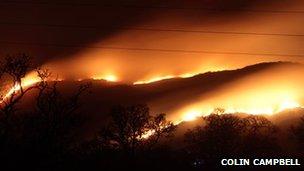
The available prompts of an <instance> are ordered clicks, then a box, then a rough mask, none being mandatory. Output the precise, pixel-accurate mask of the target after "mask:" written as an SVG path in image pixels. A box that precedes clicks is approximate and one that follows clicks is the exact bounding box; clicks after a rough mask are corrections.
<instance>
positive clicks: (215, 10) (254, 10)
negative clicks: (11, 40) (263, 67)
mask: <svg viewBox="0 0 304 171" xmlns="http://www.w3.org/2000/svg"><path fill="white" fill-rule="evenodd" d="M1 3H5V4H16V5H48V6H88V7H89V6H91V7H92V6H93V7H103V8H135V9H136V8H138V9H159V10H203V11H209V12H229V11H230V12H233V11H241V12H253V13H291V14H303V13H304V11H303V10H266V9H265V10H263V9H242V8H226V9H225V8H207V7H177V6H157V5H154V6H151V5H150V6H147V5H130V4H122V5H113V4H101V3H74V2H55V3H54V2H33V1H2V2H1Z"/></svg>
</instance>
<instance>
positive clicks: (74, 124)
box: [0, 54, 304, 170]
mask: <svg viewBox="0 0 304 171" xmlns="http://www.w3.org/2000/svg"><path fill="white" fill-rule="evenodd" d="M33 69H34V68H33V67H32V66H31V63H30V58H29V56H27V55H26V54H17V55H13V56H8V57H7V58H5V60H4V61H2V63H1V77H2V78H5V80H10V81H11V83H9V85H10V86H15V87H20V89H18V90H15V91H12V92H11V94H10V95H9V96H5V94H6V93H5V92H4V93H3V95H2V96H1V103H0V162H1V167H2V168H9V169H17V168H19V169H20V168H21V169H25V168H30V169H31V170H95V169H96V170H115V169H124V170H173V169H175V170H176V169H178V170H196V169H198V170H200V169H202V168H208V167H214V166H216V165H217V164H218V159H219V158H223V157H227V158H228V157H236V158H240V157H247V158H251V157H255V158H256V157H272V156H275V157H278V156H284V155H288V157H289V158H290V157H292V156H298V155H299V156H300V155H303V152H304V149H303V146H304V134H303V132H304V118H302V119H301V120H300V121H299V122H298V123H297V124H295V125H294V126H293V127H291V128H289V129H288V130H287V131H288V135H289V136H290V137H292V139H294V140H295V142H296V145H297V150H295V151H293V152H289V151H288V152H287V151H284V146H282V145H281V144H280V143H278V141H279V140H278V139H279V137H280V135H281V133H280V132H281V130H280V128H278V127H277V126H276V125H274V124H273V123H272V122H271V121H269V120H268V119H266V118H265V117H263V116H248V115H247V116H238V115H231V114H224V113H225V111H224V110H222V109H216V110H215V111H214V114H212V115H210V116H207V117H203V118H202V120H203V122H202V124H201V125H199V126H197V127H196V128H192V129H189V130H188V131H187V132H186V134H185V135H184V136H183V138H182V139H183V140H184V141H183V143H181V144H182V145H176V144H175V143H176V142H175V141H176V140H177V138H176V137H174V135H175V132H176V130H177V129H178V128H177V126H175V125H173V124H172V123H171V122H170V121H167V120H166V115H165V114H151V113H150V111H149V107H148V106H147V105H145V104H134V105H125V106H124V105H117V106H114V107H113V108H112V110H111V112H110V113H109V114H110V115H109V116H110V117H109V118H108V119H107V121H106V122H105V123H103V124H101V125H100V129H99V130H100V131H99V133H98V134H96V136H95V137H94V138H91V139H84V138H82V139H81V138H79V136H78V135H77V131H76V130H77V129H79V128H81V126H82V125H83V124H84V123H85V122H86V120H85V118H83V117H82V116H83V114H81V112H80V110H78V109H79V107H80V106H81V101H80V99H81V96H82V95H83V94H85V93H87V92H88V90H89V89H90V84H81V85H80V86H79V88H78V89H77V91H76V92H74V93H73V94H72V95H70V96H69V97H67V96H66V95H64V94H63V93H62V92H60V90H59V89H58V81H56V80H55V81H48V78H50V77H51V73H50V72H49V71H48V70H46V69H36V71H37V75H38V76H39V78H40V82H39V83H37V84H35V85H32V86H29V87H24V86H23V85H22V78H24V77H25V75H26V74H27V73H28V72H29V71H30V70H33ZM30 91H36V92H37V93H36V94H35V104H34V105H35V107H34V109H33V110H32V111H30V112H25V111H24V110H23V109H22V108H20V105H19V104H20V103H21V101H22V99H23V98H24V97H25V96H26V95H27V94H28V93H29V92H30Z"/></svg>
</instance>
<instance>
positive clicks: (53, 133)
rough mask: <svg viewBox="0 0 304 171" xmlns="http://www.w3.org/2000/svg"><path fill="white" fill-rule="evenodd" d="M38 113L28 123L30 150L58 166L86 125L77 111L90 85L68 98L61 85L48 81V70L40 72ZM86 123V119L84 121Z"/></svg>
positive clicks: (26, 132) (37, 99)
mask: <svg viewBox="0 0 304 171" xmlns="http://www.w3.org/2000/svg"><path fill="white" fill-rule="evenodd" d="M37 72H38V76H39V77H40V79H41V82H40V83H39V84H38V87H37V88H38V95H37V97H36V111H35V112H34V114H33V116H31V117H29V118H28V120H27V125H26V127H25V131H24V132H25V133H24V136H25V137H24V138H25V139H26V140H27V142H28V145H29V146H30V148H34V149H35V151H36V152H37V153H38V154H39V155H40V156H41V158H42V156H43V157H46V160H50V161H51V162H56V161H58V160H61V159H62V157H63V155H65V153H67V152H68V151H69V149H70V148H71V146H72V144H73V141H75V137H74V136H75V133H76V131H75V129H77V127H79V126H81V123H82V122H83V121H81V120H80V118H79V117H80V115H79V113H78V112H77V109H78V108H79V106H80V103H79V100H80V97H81V95H82V94H83V93H84V92H86V91H87V89H88V88H89V87H90V84H89V83H88V84H82V85H80V86H79V87H78V89H77V91H76V92H75V93H73V94H72V95H71V96H70V97H65V96H64V95H63V94H62V93H61V92H60V91H59V90H58V88H57V84H58V81H47V78H48V77H49V76H50V75H51V74H50V73H49V72H48V70H41V69H40V70H38V71H37ZM81 119H83V118H81Z"/></svg>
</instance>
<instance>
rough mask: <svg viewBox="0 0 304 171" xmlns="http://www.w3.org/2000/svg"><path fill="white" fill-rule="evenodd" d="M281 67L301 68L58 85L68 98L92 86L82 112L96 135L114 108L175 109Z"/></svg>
mask: <svg viewBox="0 0 304 171" xmlns="http://www.w3.org/2000/svg"><path fill="white" fill-rule="evenodd" d="M280 67H302V65H301V64H297V63H290V62H269V63H260V64H256V65H251V66H247V67H244V68H241V69H237V70H226V71H218V72H207V73H203V74H199V75H196V76H193V77H191V78H173V79H167V80H162V81H158V82H154V83H150V84H142V85H126V84H120V83H111V82H106V81H102V80H100V81H98V80H83V81H61V82H59V83H58V86H59V89H61V90H62V92H64V93H66V94H69V93H71V92H73V91H75V90H76V88H77V85H80V84H82V83H86V82H92V88H91V89H90V93H88V94H85V95H84V96H83V98H82V107H81V109H80V110H81V112H82V113H83V114H84V115H85V116H86V117H87V118H88V124H87V126H86V129H87V130H92V131H89V132H95V131H96V129H97V128H98V125H100V124H102V122H103V121H104V120H105V119H106V118H107V116H108V113H109V109H110V108H111V107H112V106H113V105H117V104H123V105H131V104H137V103H147V104H148V105H149V106H150V107H151V109H152V111H153V112H164V113H167V114H168V116H170V115H171V113H170V111H172V110H174V109H177V108H179V107H180V105H182V104H184V103H186V102H187V101H189V100H195V99H196V98H197V97H198V96H202V95H203V94H204V93H210V92H213V91H217V90H218V89H219V88H220V87H221V86H223V85H226V84H228V83H231V82H234V81H237V80H239V79H242V78H244V77H246V76H250V75H252V74H256V73H259V72H263V71H268V70H271V69H274V68H280ZM31 99H32V95H28V96H27V100H26V103H25V104H26V106H30V104H29V103H31V101H32V100H31Z"/></svg>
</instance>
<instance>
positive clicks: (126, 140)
mask: <svg viewBox="0 0 304 171" xmlns="http://www.w3.org/2000/svg"><path fill="white" fill-rule="evenodd" d="M111 119H112V120H111V122H110V124H109V125H108V126H107V127H105V128H103V129H102V131H101V132H100V134H99V136H98V139H99V140H100V143H101V144H103V147H107V148H111V149H116V150H120V151H123V152H124V153H125V154H128V155H131V156H134V155H135V153H136V152H138V151H139V150H147V149H151V148H153V147H154V146H155V145H156V144H157V143H158V142H159V141H160V139H161V138H163V137H168V136H170V135H172V133H173V131H174V130H175V126H174V125H173V124H172V123H171V122H169V121H167V120H166V118H165V114H159V115H156V116H151V115H150V112H149V108H148V106H147V105H134V106H117V107H114V108H113V109H112V111H111Z"/></svg>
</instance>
